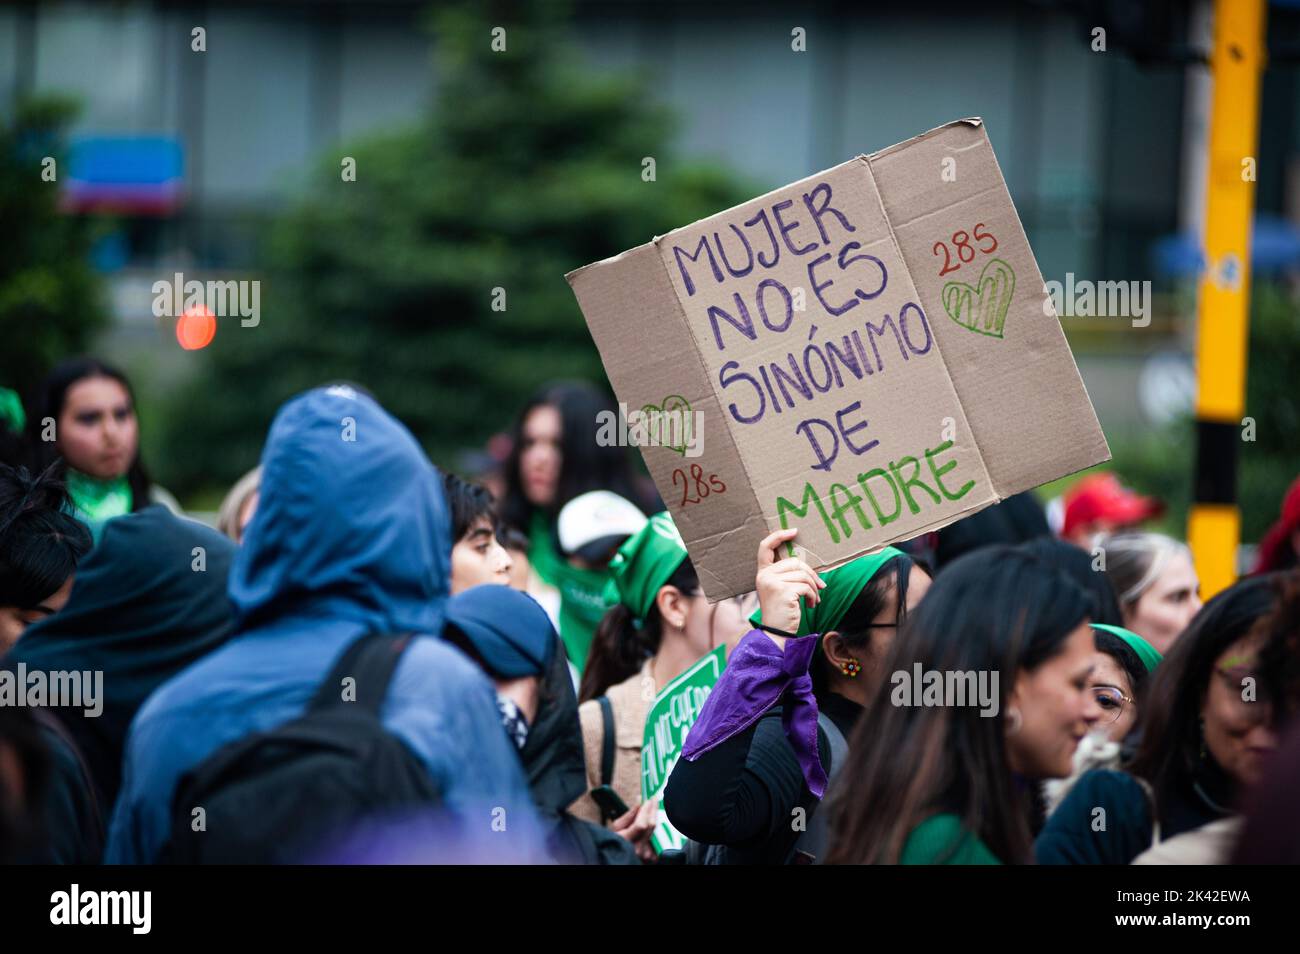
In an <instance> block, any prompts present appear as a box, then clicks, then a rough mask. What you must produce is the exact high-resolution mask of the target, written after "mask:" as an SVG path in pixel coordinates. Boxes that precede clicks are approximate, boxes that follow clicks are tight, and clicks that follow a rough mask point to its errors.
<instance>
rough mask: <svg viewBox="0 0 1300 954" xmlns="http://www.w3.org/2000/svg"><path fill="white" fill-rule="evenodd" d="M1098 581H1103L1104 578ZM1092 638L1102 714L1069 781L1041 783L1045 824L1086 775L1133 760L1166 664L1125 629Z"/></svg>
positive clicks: (1096, 628) (1092, 683)
mask: <svg viewBox="0 0 1300 954" xmlns="http://www.w3.org/2000/svg"><path fill="white" fill-rule="evenodd" d="M1080 552H1082V551H1080ZM1094 575H1095V576H1100V577H1102V579H1105V577H1104V576H1103V575H1102V574H1094ZM1092 637H1093V642H1094V644H1095V645H1096V647H1097V652H1096V655H1094V656H1093V663H1092V675H1091V676H1090V677H1089V678H1088V691H1089V692H1090V693H1092V695H1093V698H1094V699H1095V701H1096V703H1097V707H1098V711H1099V713H1100V714H1099V717H1098V719H1097V721H1096V723H1094V724H1093V727H1092V730H1091V731H1090V732H1089V733H1088V734H1087V735H1086V736H1084V737H1083V740H1082V741H1081V742H1080V743H1079V747H1078V748H1077V749H1076V750H1075V752H1074V771H1073V772H1072V773H1071V774H1070V777H1069V778H1066V779H1051V780H1049V781H1047V782H1045V783H1043V806H1044V809H1045V811H1044V819H1046V817H1047V816H1049V815H1051V813H1052V812H1053V811H1055V810H1056V806H1057V805H1059V804H1060V803H1061V801H1062V800H1063V799H1064V798H1065V796H1066V795H1067V794H1069V791H1070V789H1071V788H1073V787H1074V784H1075V783H1076V782H1077V781H1078V780H1079V779H1080V778H1082V777H1083V775H1084V774H1086V773H1088V772H1091V771H1094V770H1096V769H1107V770H1111V771H1115V770H1118V769H1120V768H1123V766H1124V765H1125V764H1126V763H1127V762H1128V760H1129V759H1130V758H1132V756H1133V749H1134V747H1135V746H1136V744H1137V741H1138V739H1137V733H1136V732H1134V731H1133V730H1134V728H1135V727H1136V725H1137V721H1138V717H1139V716H1140V715H1141V713H1142V707H1143V706H1144V705H1145V704H1146V692H1147V686H1148V684H1149V683H1150V681H1151V674H1152V673H1154V672H1155V669H1156V666H1158V665H1159V664H1160V660H1161V658H1162V657H1161V655H1160V653H1158V652H1156V649H1155V647H1154V646H1152V645H1151V644H1150V643H1148V642H1147V641H1146V640H1145V639H1143V638H1142V637H1141V636H1139V635H1138V634H1137V633H1135V632H1133V631H1132V630H1128V629H1124V628H1123V627H1122V626H1110V625H1107V624H1104V623H1093V624H1092Z"/></svg>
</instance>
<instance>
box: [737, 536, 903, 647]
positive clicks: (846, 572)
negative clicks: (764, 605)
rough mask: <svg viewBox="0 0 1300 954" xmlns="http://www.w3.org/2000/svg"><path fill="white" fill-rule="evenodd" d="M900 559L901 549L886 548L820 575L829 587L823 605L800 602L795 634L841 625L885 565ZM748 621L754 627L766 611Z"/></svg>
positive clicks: (828, 630) (756, 614)
mask: <svg viewBox="0 0 1300 954" xmlns="http://www.w3.org/2000/svg"><path fill="white" fill-rule="evenodd" d="M900 556H904V553H903V551H902V550H899V549H896V548H894V547H885V549H883V550H881V551H880V552H879V553H869V554H867V555H866V556H860V557H858V558H857V559H856V560H853V561H851V562H849V563H846V564H844V565H843V566H839V567H836V568H835V569H833V570H826V571H825V572H823V573H821V574H819V575H820V576H821V578H822V579H823V580H825V581H826V587H825V588H824V589H823V590H822V591H821V602H819V603H818V604H817V605H816V606H814V607H812V608H811V609H809V608H808V606H807V604H806V603H804V601H803V600H802V599H800V601H799V602H800V605H801V606H803V614H802V615H801V616H800V618H799V630H798V632H796V633H795V635H796V636H807V635H808V634H810V633H821V634H825V633H829V632H831V630H833V629H835V628H836V627H837V626H839V625H840V623H841V622H842V621H843V619H844V614H845V613H847V612H848V611H849V607H851V606H852V605H853V601H854V600H856V599H857V598H858V594H859V593H861V592H862V590H863V588H864V587H865V586H866V585H867V584H868V583H870V582H871V578H872V577H873V576H875V575H876V574H877V573H878V572H880V568H881V567H882V566H884V565H885V564H886V563H888V562H889V561H890V560H892V559H893V558H894V557H900ZM749 621H750V622H751V623H754V624H755V625H757V624H758V623H761V622H762V621H763V611H762V610H761V609H760V610H755V611H754V615H753V616H751V617H750V618H749Z"/></svg>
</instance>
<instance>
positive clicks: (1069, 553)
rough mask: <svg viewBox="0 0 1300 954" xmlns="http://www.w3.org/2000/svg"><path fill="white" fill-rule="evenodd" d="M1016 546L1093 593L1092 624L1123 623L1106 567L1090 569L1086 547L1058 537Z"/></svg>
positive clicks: (1040, 538) (1091, 567)
mask: <svg viewBox="0 0 1300 954" xmlns="http://www.w3.org/2000/svg"><path fill="white" fill-rule="evenodd" d="M1019 547H1020V549H1021V550H1024V551H1025V552H1026V553H1029V554H1032V555H1033V556H1036V557H1038V558H1039V559H1041V560H1043V561H1044V562H1045V563H1047V564H1048V565H1049V566H1052V567H1054V568H1056V569H1058V570H1060V571H1061V572H1062V573H1064V574H1065V575H1066V576H1068V577H1069V578H1070V579H1072V580H1074V582H1076V583H1078V584H1079V585H1080V586H1082V587H1083V588H1084V589H1085V590H1087V591H1088V592H1089V593H1091V594H1092V599H1093V609H1092V612H1091V613H1089V614H1088V618H1089V619H1091V620H1092V621H1093V622H1094V623H1105V624H1106V625H1107V626H1123V625H1124V614H1123V612H1122V611H1121V610H1120V606H1119V597H1118V596H1117V595H1116V594H1115V585H1114V583H1112V582H1111V578H1110V576H1109V575H1107V573H1106V571H1105V570H1094V569H1093V566H1092V562H1093V558H1092V555H1091V554H1090V553H1089V552H1088V551H1087V550H1084V549H1083V548H1081V547H1078V546H1075V545H1074V544H1073V543H1070V542H1069V541H1068V540H1061V539H1058V538H1057V537H1036V538H1034V539H1033V540H1026V541H1025V542H1024V543H1021V544H1019ZM1130 652H1131V650H1130ZM1134 658H1135V659H1136V658H1137V657H1136V656H1134ZM1143 671H1144V672H1145V670H1143Z"/></svg>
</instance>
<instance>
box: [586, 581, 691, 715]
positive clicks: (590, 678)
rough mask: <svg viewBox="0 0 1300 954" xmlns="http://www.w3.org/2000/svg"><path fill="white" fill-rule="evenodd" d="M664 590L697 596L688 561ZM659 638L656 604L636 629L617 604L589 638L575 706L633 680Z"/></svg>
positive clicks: (628, 612)
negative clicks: (612, 687)
mask: <svg viewBox="0 0 1300 954" xmlns="http://www.w3.org/2000/svg"><path fill="white" fill-rule="evenodd" d="M664 586H675V587H677V589H679V590H681V591H682V592H683V593H684V594H686V595H687V596H691V595H693V594H695V593H698V592H699V589H700V578H699V577H698V576H697V575H696V573H695V565H694V564H692V563H691V558H690V557H687V558H686V559H684V560H682V564H681V566H679V567H678V568H677V569H676V570H675V571H673V575H672V576H670V577H669V578H668V582H667V583H665V584H664ZM662 638H663V618H662V617H661V616H660V615H659V604H658V603H657V602H656V603H653V604H651V606H650V612H649V613H647V614H646V618H645V619H644V620H642V621H641V625H640V626H639V627H638V626H637V625H636V620H634V619H633V618H632V611H631V610H630V609H628V608H627V607H626V606H624V605H623V604H622V603H616V604H615V605H614V606H613V607H611V608H610V609H609V611H608V612H606V613H605V615H604V616H603V617H601V620H600V624H599V625H598V626H597V627H596V635H595V636H593V637H592V638H591V649H590V650H588V652H587V665H586V667H585V668H584V669H583V670H582V681H581V683H579V685H578V702H580V703H582V702H586V701H587V700H588V699H595V698H597V697H598V696H603V695H604V694H605V693H606V691H608V689H609V687H610V686H616V685H618V684H619V683H620V682H622V681H623V680H625V679H629V678H631V677H632V676H635V675H636V674H637V673H638V672H639V671H640V670H641V667H642V665H644V664H645V661H646V660H647V659H649V658H650V657H651V656H653V655H654V654H655V653H657V652H658V651H659V641H660V640H661V639H662Z"/></svg>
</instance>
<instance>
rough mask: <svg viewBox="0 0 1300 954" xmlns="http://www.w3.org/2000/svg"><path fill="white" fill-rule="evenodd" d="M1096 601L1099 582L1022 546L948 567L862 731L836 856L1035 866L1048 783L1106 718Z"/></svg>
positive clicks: (842, 791)
mask: <svg viewBox="0 0 1300 954" xmlns="http://www.w3.org/2000/svg"><path fill="white" fill-rule="evenodd" d="M1094 609H1095V600H1094V599H1093V597H1092V595H1091V593H1089V591H1088V590H1086V589H1084V588H1083V587H1082V586H1080V585H1079V584H1077V583H1075V582H1074V581H1073V580H1072V579H1071V578H1070V577H1069V576H1068V575H1067V574H1066V573H1064V572H1062V571H1060V570H1058V569H1056V568H1055V567H1054V566H1053V565H1052V564H1051V563H1050V562H1049V561H1047V560H1044V559H1042V558H1040V557H1037V556H1034V555H1033V554H1030V553H1027V552H1025V551H1023V550H1022V549H1020V548H1019V547H1009V546H1005V545H998V546H990V547H984V548H981V549H979V550H976V551H974V552H972V553H968V554H966V555H965V556H962V557H959V558H957V559H956V560H954V561H953V562H952V563H951V564H949V565H948V566H946V567H944V569H943V571H942V572H941V573H940V574H939V575H938V578H937V579H936V580H935V582H934V585H933V586H931V587H930V591H929V592H928V593H927V594H926V597H925V601H924V602H923V603H922V604H921V605H920V606H919V607H918V608H917V610H916V612H914V613H912V614H911V615H910V617H909V618H908V620H907V625H906V627H905V628H904V630H903V632H902V633H901V634H900V635H899V637H898V639H897V640H896V641H895V644H894V647H893V651H892V652H891V653H890V656H889V658H888V660H887V661H886V663H885V665H886V667H887V669H888V671H889V673H890V676H889V683H890V686H889V687H888V688H883V689H882V690H881V691H880V692H879V693H877V694H876V697H875V698H874V699H873V700H872V701H871V704H870V706H869V707H868V708H867V711H866V713H865V714H864V715H863V717H862V724H861V726H860V727H859V730H858V732H857V733H856V734H855V735H854V736H853V738H852V739H851V744H852V745H851V748H850V750H849V758H848V762H847V764H846V765H845V767H844V774H843V783H844V784H843V785H840V786H837V788H836V791H835V793H834V795H833V796H832V799H831V804H830V806H829V809H830V815H831V829H832V834H833V838H832V839H831V851H830V852H829V854H828V856H827V859H826V860H827V861H828V862H829V863H831V864H905V865H917V864H921V865H930V864H961V865H967V864H976V865H979V864H1027V863H1031V862H1032V861H1033V834H1032V829H1033V819H1034V812H1035V810H1036V808H1037V805H1036V797H1037V794H1038V792H1039V784H1040V783H1041V782H1043V781H1044V780H1046V779H1049V778H1064V777H1065V776H1067V775H1069V774H1070V770H1071V765H1072V761H1071V760H1072V758H1073V755H1074V751H1075V749H1076V748H1077V747H1078V744H1079V740H1080V739H1082V738H1083V737H1084V736H1085V735H1086V734H1087V731H1088V727H1089V726H1090V725H1091V724H1093V723H1095V722H1096V721H1097V719H1098V717H1099V715H1100V713H1099V711H1098V709H1097V707H1096V704H1095V702H1094V701H1093V699H1092V696H1091V694H1090V693H1089V692H1088V679H1089V676H1090V675H1091V673H1092V666H1093V658H1094V656H1095V653H1096V649H1095V646H1094V643H1093V638H1092V630H1091V629H1090V628H1089V626H1088V623H1089V622H1090V616H1091V613H1092V612H1093V611H1094ZM825 808H826V807H823V810H825Z"/></svg>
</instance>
